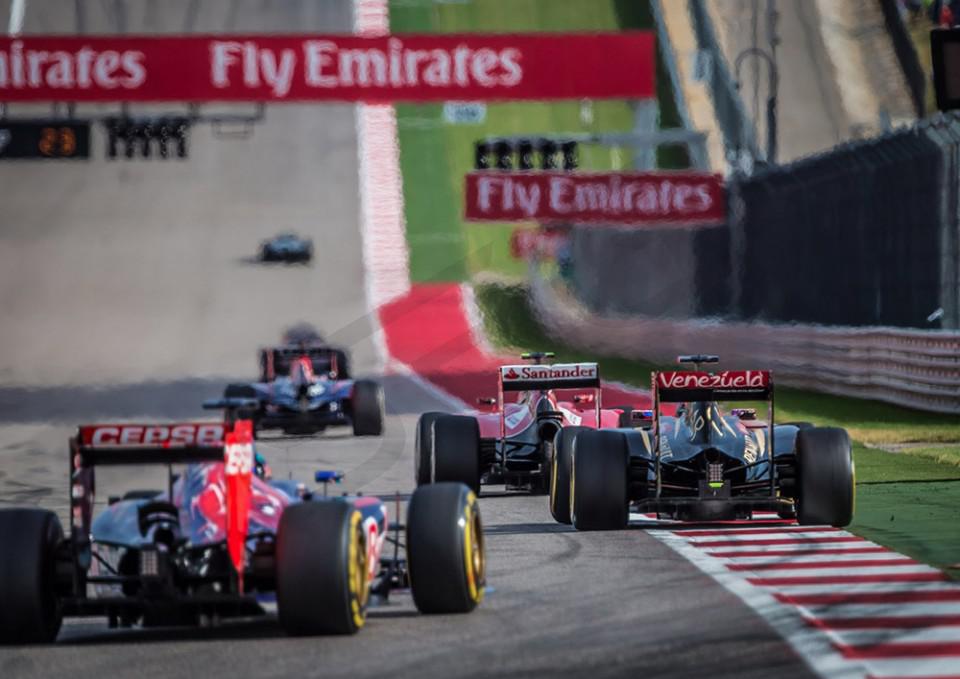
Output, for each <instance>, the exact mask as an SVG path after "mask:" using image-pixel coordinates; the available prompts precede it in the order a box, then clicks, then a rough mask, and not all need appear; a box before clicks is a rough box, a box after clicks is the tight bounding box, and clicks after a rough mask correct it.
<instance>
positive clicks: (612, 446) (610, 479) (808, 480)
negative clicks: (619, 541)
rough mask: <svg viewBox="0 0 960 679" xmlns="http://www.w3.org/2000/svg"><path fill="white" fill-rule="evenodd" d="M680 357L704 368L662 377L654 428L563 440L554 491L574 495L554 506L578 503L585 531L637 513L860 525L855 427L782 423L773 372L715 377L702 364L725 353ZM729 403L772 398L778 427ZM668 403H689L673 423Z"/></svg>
mask: <svg viewBox="0 0 960 679" xmlns="http://www.w3.org/2000/svg"><path fill="white" fill-rule="evenodd" d="M678 360H679V361H681V362H685V363H693V364H695V366H696V369H695V370H693V371H661V372H654V373H653V376H652V384H653V394H654V410H653V418H652V421H650V422H649V423H646V424H645V425H641V426H639V427H636V428H615V429H614V428H611V429H601V430H598V431H590V430H586V431H580V432H578V433H576V436H575V437H573V439H572V440H571V441H566V442H564V441H558V442H557V444H556V446H555V449H556V455H557V464H556V465H555V466H554V470H555V475H556V478H555V479H554V480H553V483H552V485H551V489H552V490H555V489H558V488H568V489H570V490H569V491H568V492H567V493H566V494H565V495H563V496H562V497H559V496H558V497H557V498H554V497H551V504H552V503H553V502H554V500H555V499H556V500H557V501H559V502H566V503H568V506H567V509H568V511H569V518H570V521H571V522H572V523H573V525H574V526H575V527H576V528H578V529H581V530H609V529H617V528H624V527H626V525H627V522H628V519H629V513H630V510H631V509H633V510H635V511H638V512H641V513H654V512H655V513H656V514H657V515H658V516H659V517H661V518H670V519H678V520H684V521H717V520H732V519H749V518H751V516H752V513H753V512H755V511H760V512H764V511H765V512H777V513H778V514H779V515H780V516H781V517H783V518H793V517H796V518H797V520H798V521H799V523H800V524H802V525H810V524H829V525H833V526H845V525H847V524H849V523H850V521H851V520H852V518H853V503H854V491H855V489H854V478H853V457H852V451H851V444H850V437H849V436H848V435H847V432H846V431H845V430H843V429H838V428H833V427H814V426H813V425H811V424H809V423H804V422H799V423H791V424H782V425H775V424H774V420H773V380H772V378H771V375H770V373H769V372H768V371H764V370H746V371H722V372H717V373H710V372H702V371H701V370H700V369H699V368H700V364H703V363H716V362H717V361H718V360H719V359H718V358H717V357H716V356H704V355H696V356H681V357H680V358H679V359H678ZM722 401H767V407H768V414H769V420H768V421H767V422H762V421H759V420H757V419H756V410H755V409H752V408H742V409H733V410H731V411H730V412H725V411H724V410H723V408H722V407H721V402H722ZM663 403H679V404H680V405H679V407H678V408H677V411H676V414H675V415H673V416H666V415H663V414H662V413H661V412H660V406H661V404H663ZM561 436H562V432H561ZM558 438H559V437H558ZM554 494H556V492H555V493H554ZM554 516H555V517H557V516H558V515H557V513H554ZM558 520H559V517H558Z"/></svg>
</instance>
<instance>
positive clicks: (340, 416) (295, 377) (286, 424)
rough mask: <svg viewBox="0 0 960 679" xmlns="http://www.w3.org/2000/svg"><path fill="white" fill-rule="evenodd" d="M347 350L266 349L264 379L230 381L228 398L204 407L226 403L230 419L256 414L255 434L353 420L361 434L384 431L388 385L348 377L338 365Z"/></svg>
mask: <svg viewBox="0 0 960 679" xmlns="http://www.w3.org/2000/svg"><path fill="white" fill-rule="evenodd" d="M342 353H343V352H341V351H340V350H337V349H332V348H329V347H326V346H303V347H296V348H286V347H280V348H272V349H265V350H264V351H263V353H262V354H261V358H262V360H263V361H264V362H265V365H262V366H261V371H262V374H261V379H262V381H261V382H256V383H253V384H230V385H228V386H227V388H226V389H225V390H224V393H223V398H220V399H213V400H209V401H205V402H204V404H203V407H204V408H207V409H223V410H224V411H225V413H226V419H227V420H228V421H233V420H236V419H250V420H253V423H254V432H255V435H259V433H260V432H262V431H264V430H272V429H279V430H281V431H283V433H285V434H298V435H310V434H316V433H318V432H321V431H323V430H324V429H326V428H327V427H335V426H351V427H353V433H354V435H356V436H380V435H381V434H382V433H383V421H384V398H383V388H382V387H381V386H380V385H379V384H377V383H376V382H373V381H371V380H350V379H345V378H344V377H343V376H342V374H341V373H340V367H339V365H340V363H339V361H340V360H345V359H342V358H341V354H342ZM278 369H283V370H286V374H285V375H283V374H282V373H279V372H278ZM281 375H282V376H281ZM264 378H265V379H264Z"/></svg>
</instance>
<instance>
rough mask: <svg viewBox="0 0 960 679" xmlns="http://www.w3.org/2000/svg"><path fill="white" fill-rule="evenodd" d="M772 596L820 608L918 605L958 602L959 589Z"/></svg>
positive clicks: (780, 593)
mask: <svg viewBox="0 0 960 679" xmlns="http://www.w3.org/2000/svg"><path fill="white" fill-rule="evenodd" d="M773 596H775V597H776V598H777V599H779V600H780V601H782V602H783V603H786V604H795V605H797V606H820V605H835V604H920V603H930V602H934V603H939V602H944V601H960V589H945V590H919V591H914V592H911V591H909V590H907V591H900V592H837V593H836V594H784V593H782V592H777V593H775V594H774V595H773Z"/></svg>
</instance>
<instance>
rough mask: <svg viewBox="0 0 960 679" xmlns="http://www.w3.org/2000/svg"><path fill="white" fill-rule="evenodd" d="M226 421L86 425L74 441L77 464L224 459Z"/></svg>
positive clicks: (217, 460) (78, 465)
mask: <svg viewBox="0 0 960 679" xmlns="http://www.w3.org/2000/svg"><path fill="white" fill-rule="evenodd" d="M229 431H230V429H229V428H228V426H227V425H226V424H224V423H223V422H185V423H177V424H130V423H124V424H87V425H81V426H80V427H79V428H78V430H77V436H76V437H75V438H74V439H72V440H71V445H72V447H73V448H74V449H75V450H74V452H75V455H74V456H72V457H74V458H75V459H73V460H71V470H72V469H73V467H74V463H76V467H78V468H80V467H93V466H99V465H124V464H165V465H169V464H189V463H192V462H222V461H223V445H224V443H223V442H224V438H225V436H226V434H227V433H228V432H229Z"/></svg>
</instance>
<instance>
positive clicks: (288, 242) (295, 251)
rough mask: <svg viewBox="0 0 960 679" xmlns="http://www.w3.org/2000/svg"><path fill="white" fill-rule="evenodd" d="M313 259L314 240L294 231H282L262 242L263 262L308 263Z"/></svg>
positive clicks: (261, 256)
mask: <svg viewBox="0 0 960 679" xmlns="http://www.w3.org/2000/svg"><path fill="white" fill-rule="evenodd" d="M311 259H313V241H311V240H310V239H309V238H303V237H302V236H298V235H296V234H293V233H282V234H280V235H278V236H274V237H273V238H271V239H269V240H265V241H263V242H262V243H261V244H260V261H261V262H291V263H307V262H309V261H310V260H311Z"/></svg>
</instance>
